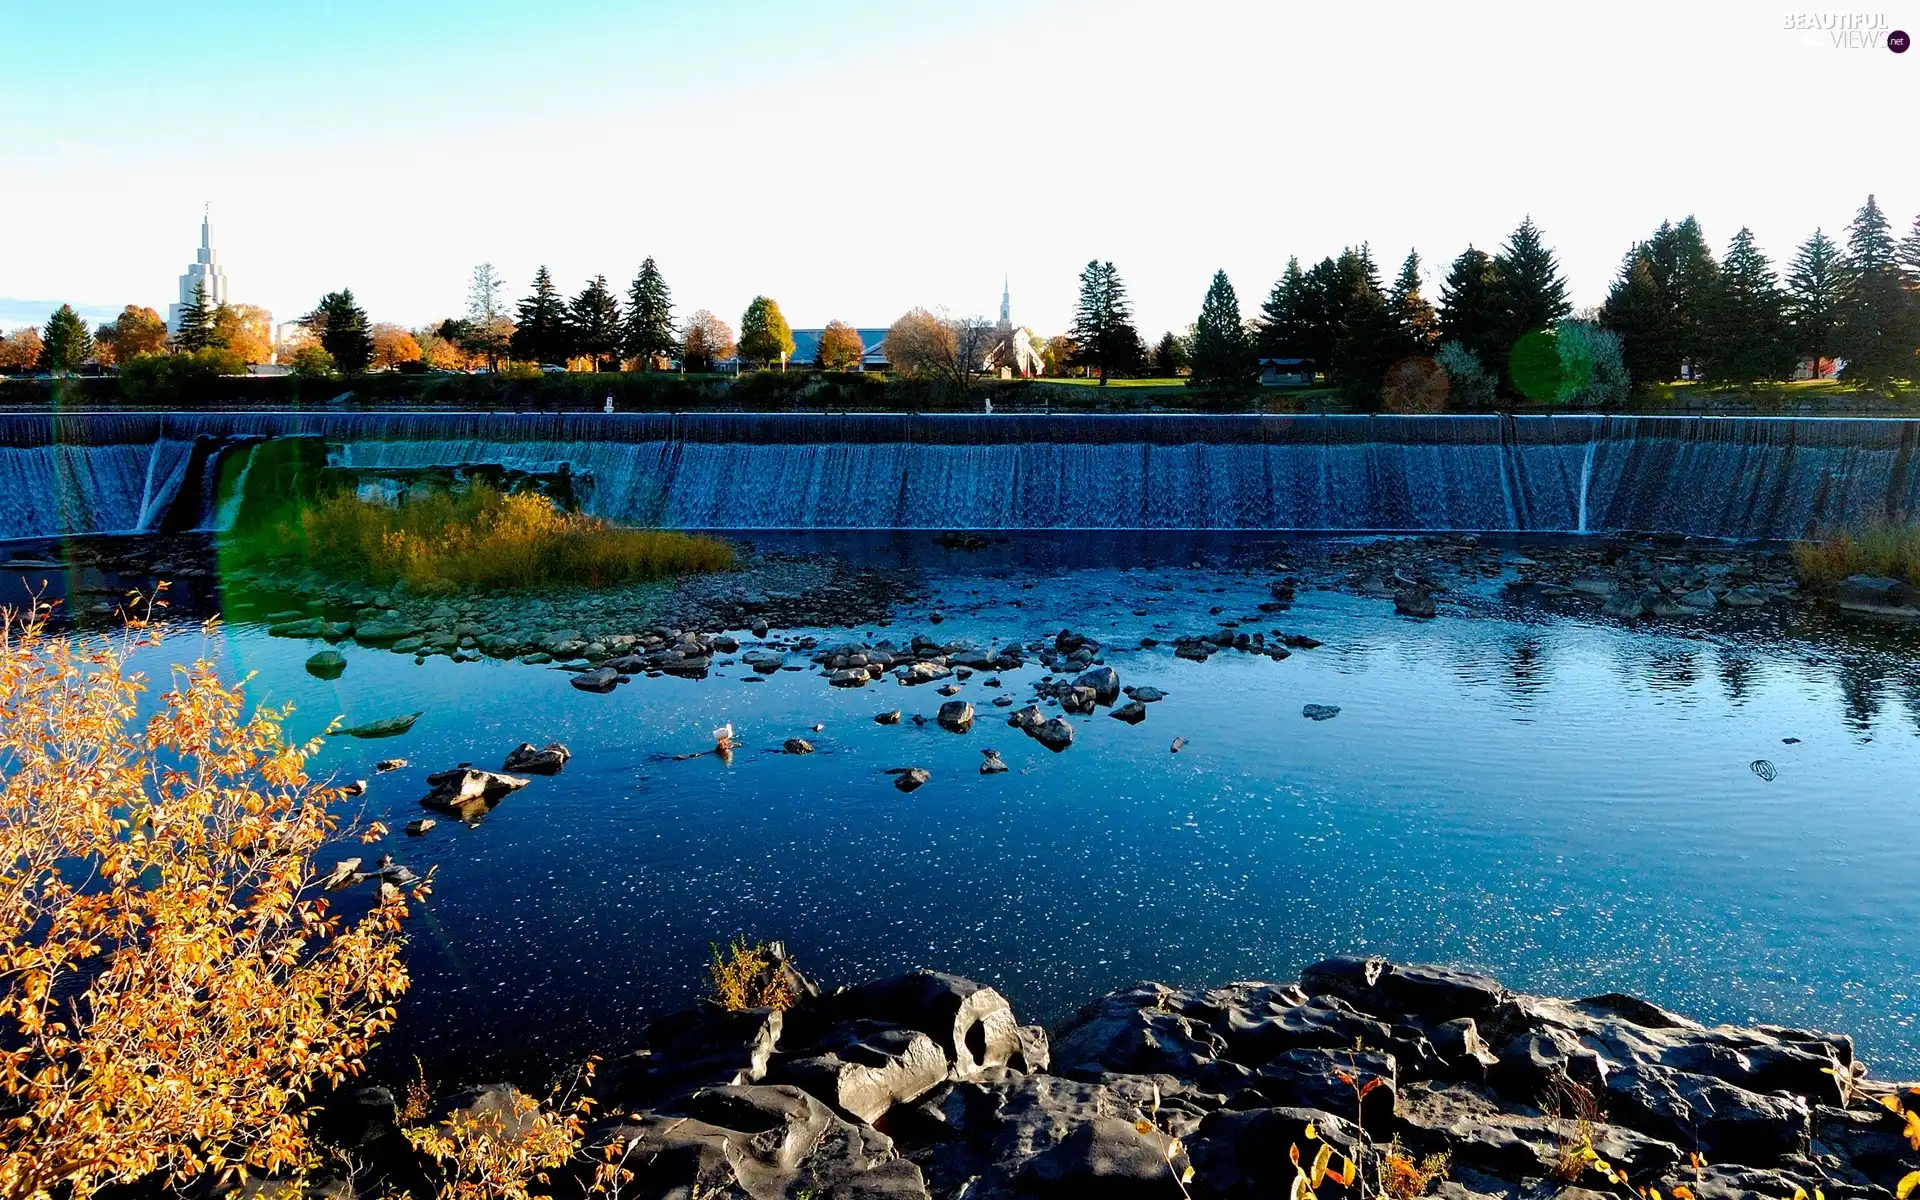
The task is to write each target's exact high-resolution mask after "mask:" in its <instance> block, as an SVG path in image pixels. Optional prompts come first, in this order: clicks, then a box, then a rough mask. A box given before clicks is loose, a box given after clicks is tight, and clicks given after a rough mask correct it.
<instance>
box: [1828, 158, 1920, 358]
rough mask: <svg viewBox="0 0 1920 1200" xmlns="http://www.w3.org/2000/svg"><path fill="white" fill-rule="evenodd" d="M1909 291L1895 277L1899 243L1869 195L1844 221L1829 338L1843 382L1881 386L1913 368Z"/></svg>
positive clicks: (1913, 317) (1914, 336)
mask: <svg viewBox="0 0 1920 1200" xmlns="http://www.w3.org/2000/svg"><path fill="white" fill-rule="evenodd" d="M1915 307H1916V306H1915V303H1914V296H1913V293H1911V292H1909V291H1908V290H1907V289H1906V287H1905V286H1904V285H1903V283H1902V280H1901V277H1900V263H1899V246H1898V245H1897V244H1896V243H1895V242H1894V240H1893V229H1892V227H1891V226H1890V225H1889V224H1888V223H1887V218H1886V215H1885V214H1884V213H1882V212H1881V211H1880V206H1879V205H1878V204H1876V203H1874V198H1873V197H1872V196H1868V197H1867V203H1866V204H1865V206H1864V207H1862V208H1861V209H1860V211H1859V212H1858V213H1857V214H1855V216H1854V218H1853V223H1852V224H1851V225H1849V226H1848V227H1847V259H1846V282H1845V287H1844V290H1843V292H1842V304H1841V314H1840V324H1839V328H1838V329H1837V330H1836V335H1837V336H1836V338H1835V344H1836V348H1837V349H1838V350H1839V353H1840V357H1841V358H1843V359H1845V360H1846V364H1847V365H1846V367H1845V369H1844V370H1843V371H1842V374H1843V375H1844V376H1845V377H1846V379H1847V380H1848V382H1850V383H1855V384H1859V385H1861V386H1864V387H1872V388H1884V387H1887V386H1888V385H1890V384H1891V383H1892V382H1893V381H1894V380H1896V379H1908V378H1911V377H1913V375H1914V373H1915V363H1914V343H1915V342H1916V341H1920V335H1917V334H1916V331H1915V327H1916V325H1917V324H1920V321H1917V320H1916V314H1915Z"/></svg>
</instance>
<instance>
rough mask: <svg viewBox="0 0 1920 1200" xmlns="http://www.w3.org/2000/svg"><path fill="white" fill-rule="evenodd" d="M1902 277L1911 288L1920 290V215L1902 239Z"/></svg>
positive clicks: (1915, 218)
mask: <svg viewBox="0 0 1920 1200" xmlns="http://www.w3.org/2000/svg"><path fill="white" fill-rule="evenodd" d="M1900 277H1901V279H1902V280H1903V281H1904V282H1905V283H1906V285H1907V286H1908V287H1909V288H1912V289H1914V290H1917V291H1920V216H1916V217H1914V219H1913V228H1912V229H1910V230H1908V231H1907V236H1906V237H1904V238H1902V239H1901V241H1900Z"/></svg>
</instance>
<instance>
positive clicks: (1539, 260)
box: [1489, 217, 1573, 364]
mask: <svg viewBox="0 0 1920 1200" xmlns="http://www.w3.org/2000/svg"><path fill="white" fill-rule="evenodd" d="M1493 265H1494V269H1495V271H1496V272H1497V273H1498V274H1499V281H1500V282H1499V295H1500V319H1499V324H1498V327H1497V340H1496V342H1495V344H1494V345H1493V346H1492V347H1490V348H1489V349H1490V350H1491V351H1492V353H1493V359H1492V361H1493V362H1494V363H1496V364H1505V362H1506V360H1507V356H1508V355H1509V354H1511V353H1512V352H1513V347H1514V344H1515V343H1517V342H1518V341H1519V340H1520V339H1521V338H1522V337H1523V336H1525V335H1526V334H1529V333H1534V332H1536V331H1539V330H1543V329H1551V328H1553V325H1554V322H1556V321H1558V320H1560V319H1561V318H1562V317H1565V316H1566V315H1567V314H1568V313H1571V312H1572V311H1573V306H1572V305H1571V304H1568V303H1567V281H1566V280H1564V279H1562V278H1561V277H1560V264H1559V263H1558V262H1557V261H1556V260H1555V259H1554V256H1553V251H1552V250H1550V249H1548V248H1547V244H1546V242H1545V241H1544V240H1543V239H1542V238H1541V236H1540V230H1539V228H1538V227H1536V226H1535V225H1534V223H1533V218H1532V217H1527V218H1526V219H1524V220H1522V221H1521V222H1520V227H1519V228H1518V229H1515V230H1514V231H1513V235H1512V236H1511V237H1509V238H1508V239H1507V244H1506V245H1505V246H1504V247H1502V248H1501V250H1500V253H1499V254H1496V255H1495V256H1494V259H1493Z"/></svg>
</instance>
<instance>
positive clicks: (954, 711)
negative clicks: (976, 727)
mask: <svg viewBox="0 0 1920 1200" xmlns="http://www.w3.org/2000/svg"><path fill="white" fill-rule="evenodd" d="M935 720H937V721H939V722H940V728H942V729H945V730H948V731H950V732H953V733H965V732H966V731H967V730H969V729H971V728H973V705H971V704H968V703H967V702H966V701H965V700H949V701H947V702H946V703H945V704H942V705H941V706H940V711H939V713H937V714H936V715H935Z"/></svg>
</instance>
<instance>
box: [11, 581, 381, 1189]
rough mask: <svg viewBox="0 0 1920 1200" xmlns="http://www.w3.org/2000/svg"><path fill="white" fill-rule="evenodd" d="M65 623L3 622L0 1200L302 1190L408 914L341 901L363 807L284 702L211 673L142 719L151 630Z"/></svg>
mask: <svg viewBox="0 0 1920 1200" xmlns="http://www.w3.org/2000/svg"><path fill="white" fill-rule="evenodd" d="M44 617H45V612H44V610H40V609H36V610H34V611H30V612H28V613H26V614H24V615H23V614H18V613H14V612H7V613H5V614H4V615H0V1196H4V1197H9V1198H12V1197H33V1198H35V1200H38V1198H41V1197H51V1196H62V1197H73V1198H75V1200H84V1198H85V1197H87V1196H90V1195H92V1194H93V1193H95V1192H96V1191H98V1190H99V1189H101V1188H102V1187H105V1186H108V1185H112V1184H116V1183H124V1182H130V1181H133V1180H138V1179H144V1178H148V1177H151V1176H154V1175H156V1174H158V1175H163V1176H165V1177H168V1178H169V1179H170V1180H172V1181H173V1182H176V1183H178V1182H184V1181H186V1180H190V1179H194V1178H196V1177H202V1176H206V1175H209V1174H212V1175H228V1176H233V1175H248V1174H281V1175H289V1176H297V1175H299V1174H301V1173H302V1172H304V1171H305V1170H306V1169H308V1168H309V1167H310V1166H311V1165H312V1164H313V1162H314V1160H315V1153H314V1147H313V1145H312V1143H311V1140H310V1138H309V1135H308V1130H307V1118H306V1113H305V1111H304V1109H305V1106H306V1100H307V1097H308V1095H309V1093H310V1092H311V1090H312V1089H314V1088H315V1087H317V1086H320V1085H322V1084H323V1083H326V1082H339V1081H341V1080H343V1079H345V1078H347V1077H349V1076H351V1075H354V1074H356V1073H358V1072H359V1071H360V1070H361V1059H362V1055H363V1054H364V1053H365V1052H366V1051H367V1049H368V1048H369V1047H370V1046H371V1045H372V1044H373V1042H374V1040H375V1039H376V1038H377V1037H378V1036H379V1035H380V1034H382V1033H384V1032H385V1031H386V1030H387V1029H388V1028H390V1027H391V1025H392V1021H393V1015H394V1014H393V1009H392V1007H391V1005H392V1003H393V1002H394V1000H395V999H396V998H397V997H398V996H399V995H400V994H401V993H402V992H403V991H404V990H405V989H406V986H407V973H406V969H405V968H404V966H402V964H401V962H400V957H399V951H400V946H401V922H402V919H403V918H404V917H405V916H406V913H407V905H406V900H407V898H406V896H405V895H403V894H402V893H401V892H400V891H399V890H398V889H396V888H391V887H383V888H382V889H381V893H380V895H379V897H378V899H377V901H376V902H375V904H374V905H373V907H372V908H371V910H370V911H369V912H367V913H366V914H365V915H364V916H362V917H360V918H359V919H358V920H354V921H346V920H344V919H343V918H342V917H340V916H339V915H338V914H336V913H334V912H333V911H332V910H331V909H330V907H329V904H328V902H327V900H326V899H325V898H323V897H322V896H321V894H320V887H319V882H318V878H317V874H316V872H315V870H314V862H313V856H314V854H315V853H316V852H317V851H319V850H320V849H321V848H322V847H323V846H324V845H326V844H327V843H328V842H329V841H331V840H333V839H336V838H337V837H339V836H340V835H341V832H342V831H341V826H340V822H339V818H338V814H337V812H336V809H337V802H338V801H339V800H340V798H341V794H340V793H339V792H337V791H334V790H332V789H328V788H325V787H319V786H315V785H314V784H313V783H312V782H311V781H310V780H309V779H308V777H307V775H306V773H305V762H306V759H307V757H308V755H310V754H311V753H312V752H313V750H314V748H315V746H314V744H311V743H310V744H308V745H306V746H293V745H289V744H288V743H287V742H286V741H285V739H284V738H283V736H282V731H281V721H282V720H283V719H284V717H285V711H284V710H274V709H259V710H256V711H254V712H252V713H251V714H249V713H248V711H247V706H246V697H245V692H244V685H243V684H227V683H224V682H222V680H221V679H220V678H219V676H218V675H217V673H216V672H215V670H214V668H213V666H212V665H211V664H210V663H208V662H205V661H200V662H196V663H194V664H193V665H192V666H191V667H183V668H178V669H177V670H176V672H175V674H174V677H173V679H172V681H171V686H170V688H169V690H167V691H166V692H165V693H164V694H163V695H161V696H160V697H159V700H160V703H159V705H158V707H157V711H155V712H154V713H153V715H152V716H151V717H150V718H149V719H147V720H145V721H141V720H140V719H139V715H138V709H137V699H138V697H139V695H140V694H141V693H142V692H143V691H144V690H145V683H144V680H143V679H142V678H141V677H140V676H139V675H136V674H132V673H130V672H129V671H128V669H127V667H126V655H127V653H128V652H129V650H130V649H131V648H132V647H133V645H134V644H136V643H135V642H134V641H133V640H132V639H134V638H135V637H138V636H142V635H137V634H129V635H128V636H127V637H125V638H121V639H116V640H109V641H91V640H89V641H82V640H78V639H76V638H69V637H61V636H52V635H49V634H48V633H47V632H46V631H45V627H44ZM383 832H384V831H383V830H381V829H380V828H379V827H378V826H377V825H376V826H372V827H369V828H368V829H367V830H366V831H365V836H366V837H367V838H369V839H371V838H372V837H376V836H379V835H380V834H381V833H383Z"/></svg>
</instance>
